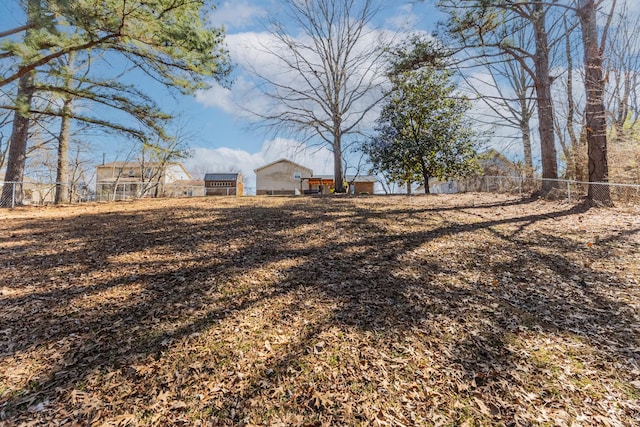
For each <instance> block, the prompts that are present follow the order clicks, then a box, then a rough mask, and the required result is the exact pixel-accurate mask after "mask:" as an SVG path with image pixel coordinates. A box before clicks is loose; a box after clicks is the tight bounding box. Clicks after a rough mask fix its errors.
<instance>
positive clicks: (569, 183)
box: [567, 181, 571, 203]
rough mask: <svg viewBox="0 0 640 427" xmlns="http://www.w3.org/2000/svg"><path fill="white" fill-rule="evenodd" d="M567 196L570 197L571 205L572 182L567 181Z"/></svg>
mask: <svg viewBox="0 0 640 427" xmlns="http://www.w3.org/2000/svg"><path fill="white" fill-rule="evenodd" d="M567 196H568V197H569V203H571V181H567Z"/></svg>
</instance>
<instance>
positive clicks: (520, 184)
mask: <svg viewBox="0 0 640 427" xmlns="http://www.w3.org/2000/svg"><path fill="white" fill-rule="evenodd" d="M518 195H519V196H520V197H522V177H520V179H518Z"/></svg>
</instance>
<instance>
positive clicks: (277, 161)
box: [253, 159, 313, 174]
mask: <svg viewBox="0 0 640 427" xmlns="http://www.w3.org/2000/svg"><path fill="white" fill-rule="evenodd" d="M278 163H289V164H291V165H293V166H296V167H299V168H301V169H307V170H308V171H311V173H312V174H313V171H312V170H311V169H309V168H308V167H306V166H302V165H301V164H299V163H296V162H292V161H291V160H287V159H279V160H276V161H275V162H271V163H269V164H266V165H264V166H260V167H259V168H257V169H254V170H253V171H254V172H256V173H257V172H258V171H260V170H262V169H265V168H268V167H269V166H273V165H275V164H278Z"/></svg>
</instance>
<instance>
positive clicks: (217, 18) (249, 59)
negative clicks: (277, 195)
mask: <svg viewBox="0 0 640 427" xmlns="http://www.w3.org/2000/svg"><path fill="white" fill-rule="evenodd" d="M628 2H629V5H630V6H631V7H632V8H635V9H640V2H638V1H637V0H628ZM18 4H19V0H2V2H0V29H6V28H11V27H13V26H15V25H17V24H20V23H22V20H23V18H22V15H21V13H20V9H19V7H18ZM215 4H216V5H217V8H216V10H214V11H213V12H212V14H211V17H210V19H211V25H212V26H215V27H224V28H225V32H226V36H225V40H226V47H227V48H228V50H229V55H230V58H231V61H232V62H233V63H234V64H235V71H234V73H233V77H234V83H233V85H232V86H231V89H226V88H223V87H221V86H220V85H218V84H217V83H215V82H212V87H211V88H210V89H208V90H204V91H200V92H198V93H196V94H195V95H193V96H185V95H180V94H176V93H175V92H171V91H169V90H167V89H165V88H162V87H158V85H154V83H153V82H150V81H149V80H148V78H147V77H145V76H144V75H142V74H141V73H137V74H136V73H132V74H130V75H129V76H128V79H129V82H130V83H132V84H135V85H136V86H138V87H140V88H142V89H144V90H147V91H149V93H150V94H152V96H153V97H154V99H155V100H156V101H157V102H158V103H159V105H160V106H161V107H162V109H163V110H164V111H167V112H169V113H171V114H174V115H178V116H180V123H181V124H182V125H183V126H184V128H185V129H184V132H183V133H184V135H186V139H187V140H188V146H189V148H190V150H191V153H192V156H191V158H188V159H185V160H183V163H184V164H185V166H186V167H187V169H188V170H189V171H190V172H191V174H192V175H193V177H194V178H195V179H201V178H202V177H203V176H204V174H205V173H206V172H242V174H243V175H244V177H245V187H246V188H247V189H248V190H249V191H252V189H254V188H255V174H254V172H253V171H254V169H256V168H258V167H260V166H263V165H265V164H268V163H271V162H273V161H275V160H278V159H280V158H288V159H290V160H293V161H295V162H298V163H300V164H302V165H304V166H307V167H309V168H311V169H312V170H313V171H314V173H315V174H318V175H319V174H332V173H333V155H332V153H331V152H330V151H329V150H328V149H327V148H326V147H322V146H318V145H315V144H314V145H305V144H303V143H301V142H299V141H297V140H295V139H294V138H292V137H291V136H288V135H283V134H278V133H275V132H272V131H269V130H268V129H264V128H260V127H259V126H256V125H259V123H260V122H258V121H256V119H255V118H254V117H252V116H250V115H248V114H247V113H246V108H245V107H249V108H255V109H259V108H260V107H261V103H262V102H263V101H264V100H263V99H261V98H260V96H259V93H257V92H256V91H255V90H253V89H252V86H251V81H250V78H249V76H248V75H247V73H246V72H245V71H244V69H245V68H248V67H256V68H258V69H260V71H261V73H263V74H266V75H270V76H275V75H277V74H278V72H279V69H278V68H277V65H276V64H275V63H274V61H273V60H272V59H271V58H270V57H269V56H267V55H265V54H264V53H263V52H262V51H261V48H260V46H262V45H265V44H268V43H269V40H270V34H269V33H268V31H265V28H266V26H265V24H266V21H267V20H268V19H269V18H271V17H273V16H274V15H277V14H278V12H279V10H280V9H281V2H279V1H278V0H235V1H234V0H229V1H226V0H222V1H216V2H215ZM438 19H441V16H440V15H439V14H438V12H437V10H436V9H435V7H434V6H433V2H431V1H425V2H418V3H416V2H412V1H409V0H407V1H393V0H387V1H386V3H385V8H384V9H383V11H382V13H380V14H379V15H378V16H377V20H376V21H375V23H374V24H375V26H376V32H383V33H386V34H401V33H403V32H411V31H422V32H426V33H431V32H433V31H435V30H436V23H437V21H438ZM292 35H293V36H294V37H296V36H297V35H296V34H292ZM110 66H112V67H116V68H117V67H118V63H117V61H113V62H112V63H111V64H110ZM482 79H483V77H482V76H481V75H479V81H481V80H482ZM485 90H486V91H488V92H491V88H489V87H487V88H485ZM480 113H481V114H483V113H482V110H481V109H480ZM110 114H111V113H110ZM370 122H371V123H373V119H371V120H370ZM509 136H510V135H509V134H508V132H505V131H504V130H498V132H497V137H496V138H494V140H493V145H494V147H497V148H498V149H500V150H501V151H503V152H506V154H507V155H509V156H510V157H511V158H513V159H515V160H518V147H517V144H513V140H512V139H510V138H509ZM86 138H88V139H90V141H89V142H90V144H89V145H90V147H91V149H90V157H91V158H92V159H93V161H94V164H98V163H100V162H101V161H102V159H103V158H104V159H105V161H107V162H110V161H122V160H127V159H128V158H131V157H132V156H135V153H132V152H131V146H132V144H131V141H129V140H127V139H126V138H125V137H123V136H121V135H109V136H107V137H105V136H98V135H87V136H86ZM535 150H536V151H537V148H536V149H535ZM351 160H352V163H356V162H357V160H358V159H356V158H353V159H351ZM350 172H353V171H350V170H347V173H350Z"/></svg>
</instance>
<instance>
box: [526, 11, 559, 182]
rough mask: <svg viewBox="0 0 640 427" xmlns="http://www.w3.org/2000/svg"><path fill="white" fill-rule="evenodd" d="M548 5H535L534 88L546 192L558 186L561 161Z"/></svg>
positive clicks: (533, 21)
mask: <svg viewBox="0 0 640 427" xmlns="http://www.w3.org/2000/svg"><path fill="white" fill-rule="evenodd" d="M544 7H545V6H544V5H543V4H542V3H536V4H535V5H534V19H533V20H532V23H533V30H534V35H535V41H536V55H535V58H534V62H535V68H536V70H535V74H536V79H535V87H536V99H537V104H538V120H539V129H540V154H541V157H542V178H543V179H544V181H543V183H542V191H543V193H547V192H549V191H550V190H551V189H553V188H556V187H558V182H557V179H558V161H557V154H556V145H555V138H554V133H553V132H554V130H553V103H552V99H551V83H552V82H551V76H550V75H549V41H548V36H547V31H546V26H545V12H544V9H543V8H544Z"/></svg>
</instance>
